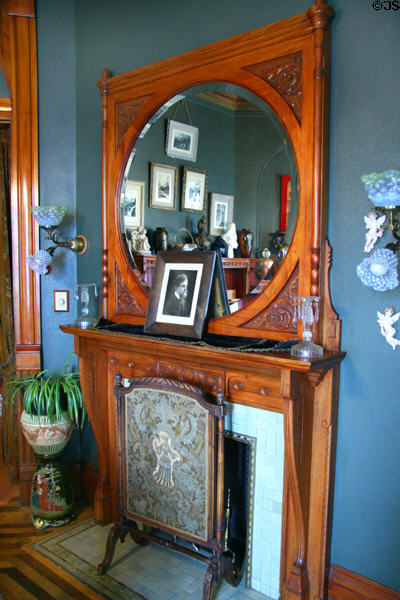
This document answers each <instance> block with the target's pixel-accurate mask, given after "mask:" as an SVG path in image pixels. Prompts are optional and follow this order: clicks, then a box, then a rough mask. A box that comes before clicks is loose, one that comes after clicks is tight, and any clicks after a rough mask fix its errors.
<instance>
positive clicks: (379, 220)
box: [357, 169, 400, 292]
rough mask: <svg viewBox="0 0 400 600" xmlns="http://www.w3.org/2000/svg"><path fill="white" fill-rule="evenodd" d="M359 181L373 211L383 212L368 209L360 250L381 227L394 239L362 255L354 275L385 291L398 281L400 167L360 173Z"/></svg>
mask: <svg viewBox="0 0 400 600" xmlns="http://www.w3.org/2000/svg"><path fill="white" fill-rule="evenodd" d="M361 181H362V183H363V184H364V187H365V190H366V191H367V193H368V197H369V199H370V200H371V202H372V204H373V205H374V209H375V211H378V213H383V216H379V215H378V214H377V213H376V212H375V211H371V212H369V213H368V215H367V216H366V217H364V221H365V225H366V228H367V232H366V234H365V247H364V251H365V252H370V251H371V250H372V248H373V247H374V246H375V244H376V242H377V241H378V239H379V238H380V237H382V236H383V233H384V232H385V231H390V232H391V233H392V235H393V237H394V241H392V242H389V243H388V244H387V245H386V246H385V248H383V249H378V250H375V251H374V252H373V253H372V255H371V256H370V257H369V258H366V259H364V260H363V261H362V262H361V263H360V264H359V265H358V266H357V275H358V276H359V278H360V279H361V281H362V282H363V284H364V285H367V286H370V287H372V288H373V289H374V290H377V291H380V292H385V291H387V290H392V289H394V288H395V287H396V286H398V285H399V280H398V275H397V264H398V257H397V256H396V253H399V252H400V221H399V218H400V171H396V170H394V169H391V170H389V171H384V172H383V173H371V174H370V175H362V177H361ZM385 221H387V223H386V225H385Z"/></svg>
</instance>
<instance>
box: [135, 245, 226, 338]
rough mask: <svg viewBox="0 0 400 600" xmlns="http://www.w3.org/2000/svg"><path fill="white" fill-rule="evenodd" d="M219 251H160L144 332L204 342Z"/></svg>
mask: <svg viewBox="0 0 400 600" xmlns="http://www.w3.org/2000/svg"><path fill="white" fill-rule="evenodd" d="M214 266H215V252H208V251H206V252H178V251H172V252H159V253H158V254H157V259H156V264H155V268H154V277H153V285H152V287H151V292H150V300H149V304H148V307H147V314H146V322H145V325H144V331H145V332H146V333H158V334H159V333H161V334H167V335H175V336H182V337H189V338H196V339H201V336H202V334H203V329H204V324H205V319H206V315H207V310H208V302H209V297H210V290H211V284H212V279H213V274H214Z"/></svg>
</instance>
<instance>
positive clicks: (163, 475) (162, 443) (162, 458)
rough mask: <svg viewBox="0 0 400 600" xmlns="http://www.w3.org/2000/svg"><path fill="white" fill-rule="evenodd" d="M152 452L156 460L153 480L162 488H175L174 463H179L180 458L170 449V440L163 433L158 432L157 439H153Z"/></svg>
mask: <svg viewBox="0 0 400 600" xmlns="http://www.w3.org/2000/svg"><path fill="white" fill-rule="evenodd" d="M153 450H154V453H155V455H156V458H157V466H156V468H155V469H154V471H153V478H154V480H155V481H157V483H159V484H160V485H163V486H164V487H167V488H173V487H175V483H174V473H173V471H174V463H176V462H178V461H180V460H181V457H180V455H179V453H178V452H176V450H174V449H173V448H172V440H171V438H170V437H169V435H168V434H167V433H165V431H160V432H159V434H158V437H155V438H154V439H153Z"/></svg>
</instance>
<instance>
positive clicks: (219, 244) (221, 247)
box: [210, 235, 228, 258]
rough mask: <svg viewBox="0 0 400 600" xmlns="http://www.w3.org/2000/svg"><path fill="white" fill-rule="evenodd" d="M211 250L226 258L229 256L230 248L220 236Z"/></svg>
mask: <svg viewBox="0 0 400 600" xmlns="http://www.w3.org/2000/svg"><path fill="white" fill-rule="evenodd" d="M210 250H215V251H216V252H219V253H220V255H221V256H222V258H226V257H227V256H228V246H227V245H226V243H225V242H224V240H223V239H222V237H221V236H220V235H219V236H217V237H216V238H215V240H214V241H213V243H212V244H211V246H210Z"/></svg>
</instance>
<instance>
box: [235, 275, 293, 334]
mask: <svg viewBox="0 0 400 600" xmlns="http://www.w3.org/2000/svg"><path fill="white" fill-rule="evenodd" d="M298 287H299V273H298V269H297V268H296V269H295V270H294V271H293V273H292V275H291V277H290V279H289V281H288V282H287V284H286V285H285V286H284V288H283V289H282V292H281V293H280V294H279V296H278V297H277V298H276V299H275V301H274V302H273V303H272V304H270V305H269V306H267V308H266V309H265V310H263V311H262V312H261V313H260V314H258V315H257V316H256V317H255V318H254V319H251V320H250V321H248V322H247V323H245V324H244V327H248V328H250V329H275V330H276V331H287V332H290V333H296V332H297V325H296V323H294V298H295V297H296V296H297V295H298Z"/></svg>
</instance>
